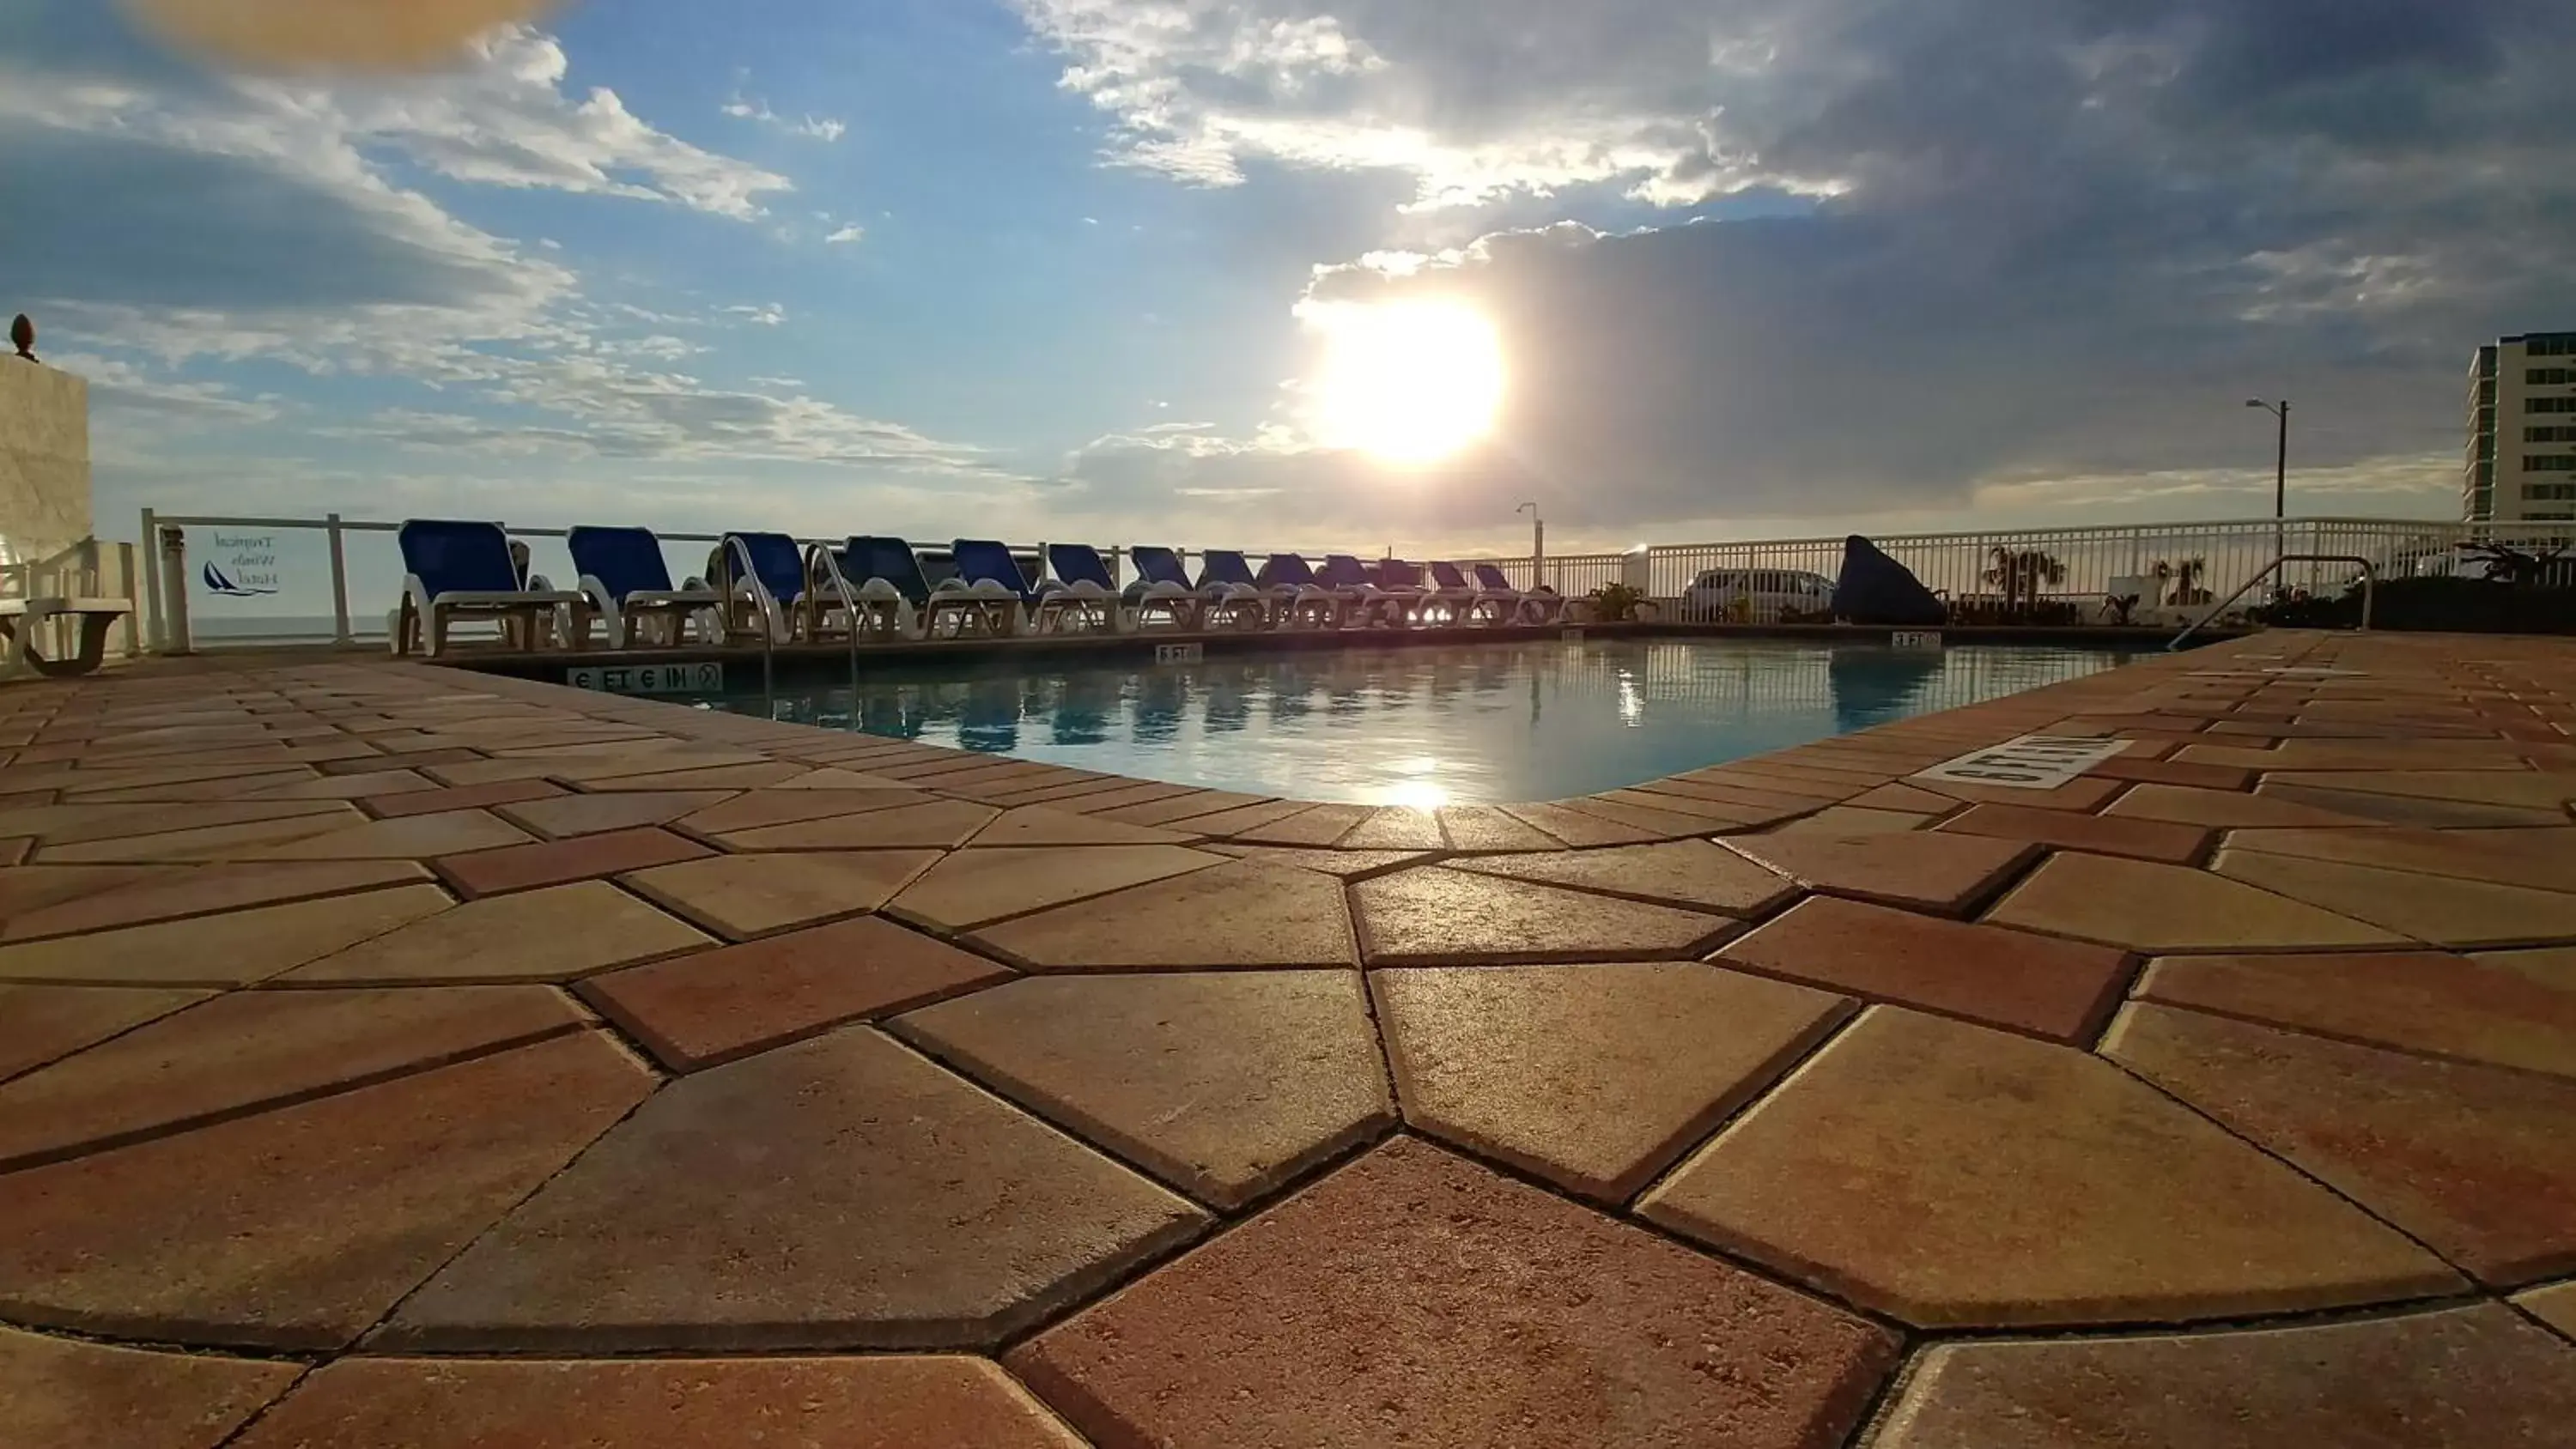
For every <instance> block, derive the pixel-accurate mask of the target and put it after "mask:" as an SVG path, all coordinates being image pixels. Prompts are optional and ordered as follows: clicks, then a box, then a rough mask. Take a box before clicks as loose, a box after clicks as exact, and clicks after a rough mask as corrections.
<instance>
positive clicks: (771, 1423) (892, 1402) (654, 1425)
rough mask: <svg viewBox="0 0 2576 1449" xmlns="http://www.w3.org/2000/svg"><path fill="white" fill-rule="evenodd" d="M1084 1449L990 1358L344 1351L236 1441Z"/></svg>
mask: <svg viewBox="0 0 2576 1449" xmlns="http://www.w3.org/2000/svg"><path fill="white" fill-rule="evenodd" d="M503 1444H524V1445H528V1446H531V1449H533V1446H536V1445H540V1444H564V1445H571V1444H584V1445H600V1446H616V1449H745V1446H751V1445H764V1446H776V1449H946V1446H955V1449H1083V1446H1082V1445H1081V1443H1080V1442H1079V1441H1078V1440H1076V1439H1075V1438H1074V1437H1073V1435H1072V1434H1071V1433H1069V1432H1067V1431H1066V1429H1065V1428H1064V1426H1063V1425H1062V1424H1060V1423H1058V1422H1057V1421H1056V1419H1055V1417H1054V1416H1053V1415H1051V1414H1049V1413H1047V1411H1046V1410H1045V1409H1043V1408H1041V1407H1039V1406H1038V1403H1037V1401H1036V1400H1035V1399H1033V1398H1031V1397H1030V1396H1029V1392H1028V1390H1026V1389H1023V1388H1021V1387H1020V1386H1019V1385H1018V1384H1016V1383H1014V1382H1012V1381H1011V1377H1010V1375H1008V1374H1006V1373H1003V1372H1002V1371H1001V1369H1000V1368H999V1367H997V1366H995V1365H993V1364H991V1363H987V1362H985V1361H984V1360H982V1359H973V1358H951V1357H944V1356H942V1357H918V1358H910V1357H906V1358H767V1359H685V1358H683V1359H652V1360H626V1361H592V1362H581V1361H578V1360H575V1361H561V1360H557V1361H551V1362H549V1361H542V1360H540V1361H536V1362H511V1361H508V1360H492V1359H484V1360H476V1359H399V1358H397V1359H381V1358H352V1359H343V1360H341V1361H340V1362H338V1363H335V1364H331V1365H328V1366H327V1367H324V1368H322V1369H320V1370H318V1371H317V1372H315V1373H314V1375H313V1377H312V1378H310V1379H308V1380H306V1381H305V1382H304V1383H302V1384H300V1385H298V1386H297V1387H296V1390H295V1392H294V1394H292V1395H291V1396H289V1397H288V1399H287V1400H286V1401H285V1402H284V1403H282V1404H279V1405H278V1406H277V1407H276V1409H274V1410H273V1411H271V1412H270V1413H269V1414H268V1415H266V1416H265V1417H263V1418H262V1419H261V1420H260V1422H259V1424H258V1426H257V1427H255V1428H254V1429H252V1430H251V1432H250V1433H248V1434H245V1435H243V1436H242V1437H241V1439H240V1440H239V1441H237V1444H236V1449H320V1446H323V1445H329V1446H331V1449H493V1446H499V1445H503Z"/></svg>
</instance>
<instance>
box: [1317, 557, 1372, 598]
mask: <svg viewBox="0 0 2576 1449" xmlns="http://www.w3.org/2000/svg"><path fill="white" fill-rule="evenodd" d="M1315 582H1317V583H1319V584H1322V585H1323V586H1324V587H1326V588H1328V589H1350V588H1357V587H1359V586H1360V585H1362V584H1366V583H1369V582H1370V579H1369V576H1368V570H1367V569H1366V568H1363V567H1362V566H1361V565H1360V561H1359V560H1358V559H1356V558H1353V557H1351V556H1350V555H1349V554H1346V553H1328V554H1326V555H1324V567H1323V571H1322V572H1320V573H1318V574H1316V575H1315Z"/></svg>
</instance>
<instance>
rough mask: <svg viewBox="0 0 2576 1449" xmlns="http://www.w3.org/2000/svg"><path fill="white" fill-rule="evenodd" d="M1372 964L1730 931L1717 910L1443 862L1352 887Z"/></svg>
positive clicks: (1647, 944)
mask: <svg viewBox="0 0 2576 1449" xmlns="http://www.w3.org/2000/svg"><path fill="white" fill-rule="evenodd" d="M1351 904H1352V907H1353V910H1354V911H1355V912H1356V914H1357V915H1358V918H1359V928H1360V946H1361V949H1362V950H1363V951H1364V952H1365V953H1366V955H1367V959H1368V961H1369V962H1370V963H1371V964H1372V965H1383V966H1395V965H1410V966H1472V965H1474V964H1476V963H1478V962H1480V961H1526V962H1557V961H1618V960H1639V959H1655V958H1663V959H1673V958H1676V957H1685V956H1691V955H1695V954H1697V953H1698V951H1699V950H1700V949H1702V948H1704V947H1705V946H1707V945H1708V944H1709V943H1711V942H1713V941H1715V940H1717V939H1718V938H1720V937H1721V936H1723V935H1725V934H1726V933H1727V932H1729V931H1731V930H1733V929H1734V926H1733V924H1732V923H1731V922H1730V921H1728V919H1727V918H1726V917H1723V916H1712V915H1703V914H1701V913H1700V912H1698V911H1681V910H1675V909H1673V908H1671V907H1669V906H1658V905H1650V904H1648V903H1646V902H1644V901H1631V900H1622V899H1619V898H1617V897H1613V896H1604V895H1595V894H1593V893H1591V892H1588V891H1576V890H1565V889H1562V888H1560V887H1557V886H1551V885H1539V884H1537V883H1535V882H1532V881H1522V880H1512V879H1509V878H1506V877H1502V876H1495V875H1488V874H1484V873H1480V872H1475V871H1465V870H1452V869H1450V868H1448V867H1447V866H1437V865H1435V866H1423V867H1419V868H1416V869H1413V870H1405V871H1398V872H1396V873H1395V874H1393V875H1382V876H1379V877H1377V878H1376V879H1374V880H1364V881H1361V882H1359V883H1358V884H1357V885H1354V886H1352V887H1351Z"/></svg>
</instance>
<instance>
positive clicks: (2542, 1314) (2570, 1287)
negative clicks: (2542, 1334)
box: [2513, 1279, 2576, 1340]
mask: <svg viewBox="0 0 2576 1449" xmlns="http://www.w3.org/2000/svg"><path fill="white" fill-rule="evenodd" d="M2513 1301H2514V1304H2515V1306H2517V1307H2519V1308H2520V1309H2522V1311H2523V1312H2525V1313H2528V1314H2530V1315H2531V1316H2532V1317H2534V1318H2537V1319H2539V1320H2540V1321H2541V1322H2543V1323H2546V1324H2548V1325H2549V1326H2550V1327H2552V1328H2554V1329H2557V1330H2558V1331H2559V1332H2560V1333H2561V1334H2563V1335H2565V1336H2566V1337H2567V1338H2569V1339H2570V1340H2576V1279H2569V1280H2568V1281H2567V1282H2564V1283H2552V1284H2550V1285H2549V1286H2547V1287H2545V1288H2533V1289H2531V1290H2529V1291H2527V1292H2522V1293H2517V1294H2515V1295H2514V1296H2513Z"/></svg>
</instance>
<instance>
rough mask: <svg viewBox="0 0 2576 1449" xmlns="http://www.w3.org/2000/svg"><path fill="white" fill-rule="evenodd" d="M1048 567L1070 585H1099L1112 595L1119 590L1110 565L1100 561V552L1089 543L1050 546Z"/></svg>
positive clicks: (1048, 549)
mask: <svg viewBox="0 0 2576 1449" xmlns="http://www.w3.org/2000/svg"><path fill="white" fill-rule="evenodd" d="M1047 567H1049V568H1051V569H1053V570H1055V576H1056V577H1057V578H1059V579H1062V580H1064V581H1065V582H1066V583H1068V584H1098V585H1099V586H1100V587H1102V588H1104V589H1107V590H1109V591H1111V592H1112V593H1115V592H1116V591H1117V589H1118V585H1117V584H1116V583H1115V582H1113V581H1112V580H1111V579H1110V577H1109V565H1107V564H1105V563H1103V562H1101V560H1100V550H1098V549H1096V548H1093V547H1092V546H1091V545H1090V544H1087V543H1051V544H1048V545H1047Z"/></svg>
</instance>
